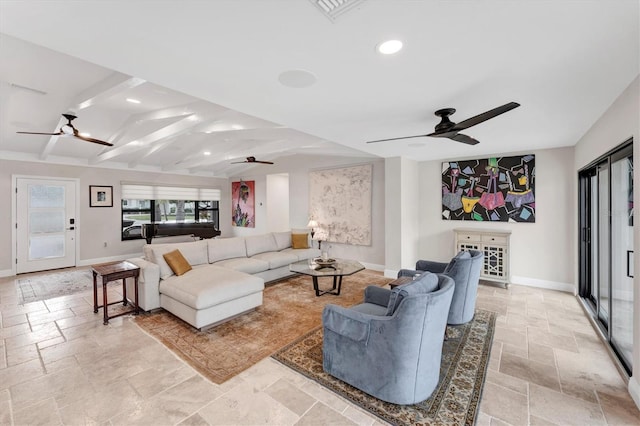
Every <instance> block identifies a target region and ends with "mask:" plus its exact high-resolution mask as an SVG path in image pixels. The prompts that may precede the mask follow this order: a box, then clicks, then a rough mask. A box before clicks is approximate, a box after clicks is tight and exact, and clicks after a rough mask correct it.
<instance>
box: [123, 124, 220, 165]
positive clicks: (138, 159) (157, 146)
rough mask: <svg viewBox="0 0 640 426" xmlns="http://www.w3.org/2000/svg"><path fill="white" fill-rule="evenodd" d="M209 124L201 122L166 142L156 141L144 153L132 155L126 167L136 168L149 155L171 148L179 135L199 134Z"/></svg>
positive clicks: (203, 135) (202, 135) (167, 139)
mask: <svg viewBox="0 0 640 426" xmlns="http://www.w3.org/2000/svg"><path fill="white" fill-rule="evenodd" d="M214 121H215V120H214ZM210 124H211V121H207V122H201V123H199V124H198V125H197V126H194V127H193V128H189V129H185V130H184V131H182V132H180V133H177V134H175V135H172V136H171V137H169V138H165V139H166V140H165V139H163V140H158V141H156V142H155V143H154V144H153V146H151V147H149V148H148V149H147V150H146V151H145V152H143V153H138V154H134V156H135V157H134V158H132V159H131V160H130V161H129V163H128V164H127V166H128V167H129V168H130V169H132V168H135V167H137V166H138V165H139V164H140V162H141V161H142V160H144V159H145V158H147V157H149V156H150V155H152V154H154V153H157V152H160V151H162V150H163V149H165V148H168V147H169V146H171V145H172V144H173V142H174V139H175V138H176V137H178V136H181V135H183V134H185V133H188V132H192V133H198V132H201V131H202V129H203V128H205V127H206V126H208V125H210ZM197 136H199V137H200V138H204V137H205V136H206V135H205V134H200V135H197ZM189 141H190V142H193V141H192V140H191V139H190V140H189ZM195 142H198V140H196V141H195Z"/></svg>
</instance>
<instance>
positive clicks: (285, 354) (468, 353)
mask: <svg viewBox="0 0 640 426" xmlns="http://www.w3.org/2000/svg"><path fill="white" fill-rule="evenodd" d="M495 317H496V314H495V313H494V312H489V311H483V310H477V311H476V315H475V317H474V319H473V320H472V321H471V322H469V323H467V324H463V325H460V326H455V327H452V326H448V327H447V337H448V340H446V341H445V342H444V347H443V349H442V363H441V366H440V381H439V382H438V386H437V387H436V389H435V391H434V392H433V394H432V395H431V397H429V398H428V399H427V400H425V401H423V402H421V403H419V404H415V405H396V404H390V403H388V402H384V401H380V400H379V399H376V398H374V397H372V396H370V395H368V394H366V393H364V392H362V391H360V390H358V389H356V388H354V387H353V386H350V385H348V384H346V383H344V382H342V381H340V380H338V379H336V378H335V377H333V376H330V375H328V374H327V373H325V372H324V371H323V369H322V327H318V328H317V329H315V330H313V331H311V332H310V333H309V334H307V335H306V336H303V337H301V338H299V339H298V340H296V341H295V342H293V343H291V344H290V345H288V346H287V347H285V348H283V349H282V350H280V351H278V352H277V353H276V354H274V355H273V358H274V359H276V360H278V361H280V362H281V363H283V364H284V365H286V366H288V367H290V368H292V369H294V370H296V371H298V372H299V373H302V374H304V375H305V376H307V377H309V378H311V379H313V380H315V381H316V382H318V383H320V384H321V385H323V386H325V387H326V388H328V389H330V390H331V391H333V392H335V393H337V394H339V395H341V396H343V397H345V398H347V399H348V400H349V401H351V402H353V403H354V404H357V405H358V406H360V407H362V408H364V409H365V410H367V411H369V412H370V413H372V414H374V415H376V416H378V417H380V418H381V419H383V420H385V421H387V422H389V423H392V424H398V425H399V424H403V425H404V424H407V425H409V424H410V425H421V424H428V425H431V424H437V425H473V424H475V420H476V416H477V412H478V408H479V403H480V397H481V396H482V388H483V385H484V379H485V374H486V371H487V366H488V363H489V351H490V350H491V343H492V341H493V332H494V329H495ZM389 368H393V366H391V365H390V366H389ZM372 374H375V372H372Z"/></svg>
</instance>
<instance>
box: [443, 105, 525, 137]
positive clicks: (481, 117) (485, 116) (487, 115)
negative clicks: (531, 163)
mask: <svg viewBox="0 0 640 426" xmlns="http://www.w3.org/2000/svg"><path fill="white" fill-rule="evenodd" d="M519 106H520V104H519V103H517V102H509V103H508V104H504V105H502V106H499V107H497V108H494V109H492V110H489V111H486V112H483V113H482V114H478V115H476V116H475V117H471V118H468V119H466V120H463V121H461V122H459V123H457V124H456V125H454V126H453V127H452V128H451V129H447V130H449V131H450V130H464V129H468V128H469V127H471V126H475V125H476V124H480V123H482V122H483V121H487V120H489V119H491V118H493V117H497V116H498V115H500V114H504V113H505V112H507V111H511V110H512V109H514V108H517V107H519Z"/></svg>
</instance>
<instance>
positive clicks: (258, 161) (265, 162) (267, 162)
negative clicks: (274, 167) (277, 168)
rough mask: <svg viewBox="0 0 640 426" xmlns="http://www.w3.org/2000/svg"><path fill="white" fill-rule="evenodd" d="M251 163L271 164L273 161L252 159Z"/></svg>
mask: <svg viewBox="0 0 640 426" xmlns="http://www.w3.org/2000/svg"><path fill="white" fill-rule="evenodd" d="M252 163H260V164H273V162H271V161H260V160H256V161H252Z"/></svg>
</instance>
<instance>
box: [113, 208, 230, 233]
mask: <svg viewBox="0 0 640 426" xmlns="http://www.w3.org/2000/svg"><path fill="white" fill-rule="evenodd" d="M194 222H213V224H214V226H215V228H216V229H218V228H219V208H218V201H189V200H122V240H134V239H140V238H142V225H143V224H145V223H194Z"/></svg>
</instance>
